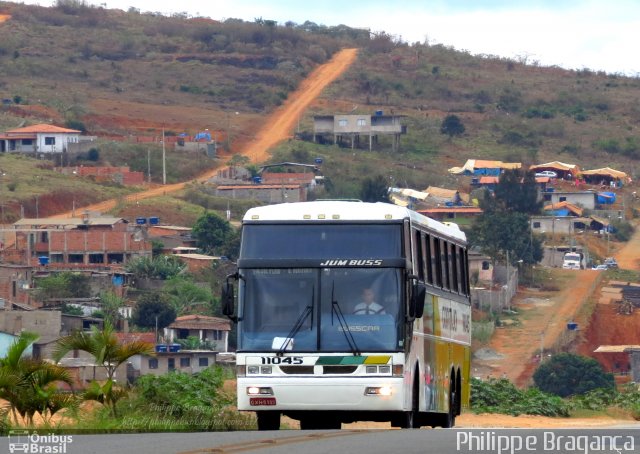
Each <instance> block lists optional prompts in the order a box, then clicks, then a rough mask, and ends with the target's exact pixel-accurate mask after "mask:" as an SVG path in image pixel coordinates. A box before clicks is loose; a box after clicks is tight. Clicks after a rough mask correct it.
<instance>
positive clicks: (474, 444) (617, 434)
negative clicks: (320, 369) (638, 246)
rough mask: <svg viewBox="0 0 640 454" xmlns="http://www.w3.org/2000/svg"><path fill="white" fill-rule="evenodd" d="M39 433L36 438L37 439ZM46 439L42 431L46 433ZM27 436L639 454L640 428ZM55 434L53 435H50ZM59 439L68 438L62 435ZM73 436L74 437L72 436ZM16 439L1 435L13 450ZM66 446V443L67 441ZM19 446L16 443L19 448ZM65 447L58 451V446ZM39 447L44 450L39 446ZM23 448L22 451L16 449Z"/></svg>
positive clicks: (102, 443) (372, 451)
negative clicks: (11, 444) (12, 444)
mask: <svg viewBox="0 0 640 454" xmlns="http://www.w3.org/2000/svg"><path fill="white" fill-rule="evenodd" d="M34 437H36V438H34ZM40 437H42V435H41V436H40ZM44 437H45V438H44V439H40V440H39V439H38V436H37V435H36V436H33V435H32V436H30V437H24V436H23V437H22V440H21V442H24V441H25V440H28V441H29V442H30V443H33V442H35V443H33V444H34V445H36V448H35V449H34V448H33V447H31V446H29V450H28V451H24V452H63V453H67V454H111V453H135V454H165V453H166V454H200V453H236V452H256V453H259V454H281V453H283V452H287V451H289V452H291V453H297V452H304V453H305V454H325V453H329V452H335V453H343V452H348V453H367V454H377V453H380V454H382V453H385V454H386V453H403V454H413V453H415V454H418V453H420V454H425V453H427V454H429V453H434V454H449V453H456V454H458V453H496V454H515V453H527V452H549V453H581V454H595V453H618V454H621V453H635V452H638V451H640V430H638V429H593V430H577V429H570V430H567V429H564V430H562V429H560V430H559V429H454V430H444V429H421V430H361V431H352V430H342V431H297V430H286V431H274V432H215V433H157V434H110V435H71V437H72V438H71V439H70V440H69V439H67V440H66V441H67V443H66V445H64V446H62V445H61V443H59V442H58V441H59V440H56V439H51V438H50V436H44ZM47 437H49V438H47ZM59 437H65V436H64V435H59ZM66 437H69V435H66ZM10 442H11V443H15V442H16V438H15V437H11V438H10V439H8V438H7V437H3V439H0V452H9V448H10V447H11V446H10V444H9V443H10ZM63 444H64V443H63ZM17 446H18V445H15V444H14V446H13V447H14V448H16V447H17ZM56 446H58V447H59V448H64V450H62V449H59V450H58V451H56V450H53V448H54V447H56ZM38 447H39V448H38ZM47 448H48V449H47ZM5 449H6V451H5ZM15 452H19V451H15Z"/></svg>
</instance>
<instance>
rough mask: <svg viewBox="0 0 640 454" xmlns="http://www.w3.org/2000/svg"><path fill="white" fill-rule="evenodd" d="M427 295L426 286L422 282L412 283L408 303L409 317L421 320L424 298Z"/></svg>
mask: <svg viewBox="0 0 640 454" xmlns="http://www.w3.org/2000/svg"><path fill="white" fill-rule="evenodd" d="M426 295H427V286H426V285H424V283H422V282H414V283H413V284H412V285H411V301H410V302H409V317H411V318H422V315H423V314H424V298H425V296H426Z"/></svg>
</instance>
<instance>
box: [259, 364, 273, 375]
mask: <svg viewBox="0 0 640 454" xmlns="http://www.w3.org/2000/svg"><path fill="white" fill-rule="evenodd" d="M272 371H273V368H272V367H271V366H262V367H261V368H260V373H261V374H270V373H271V372H272Z"/></svg>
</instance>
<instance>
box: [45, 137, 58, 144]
mask: <svg viewBox="0 0 640 454" xmlns="http://www.w3.org/2000/svg"><path fill="white" fill-rule="evenodd" d="M44 144H45V145H55V144H56V138H55V137H45V138H44Z"/></svg>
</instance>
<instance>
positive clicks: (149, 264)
mask: <svg viewBox="0 0 640 454" xmlns="http://www.w3.org/2000/svg"><path fill="white" fill-rule="evenodd" d="M186 267H187V266H186V265H185V263H184V262H183V261H182V260H180V259H179V258H178V257H175V256H173V255H159V256H157V257H153V258H149V257H138V258H136V259H134V260H131V261H129V262H127V264H126V265H125V267H124V269H125V271H127V272H129V273H132V274H133V275H134V276H135V277H136V278H138V279H162V280H164V279H170V278H172V277H173V276H177V275H178V274H181V273H182V272H183V271H184V270H185V269H186Z"/></svg>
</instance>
